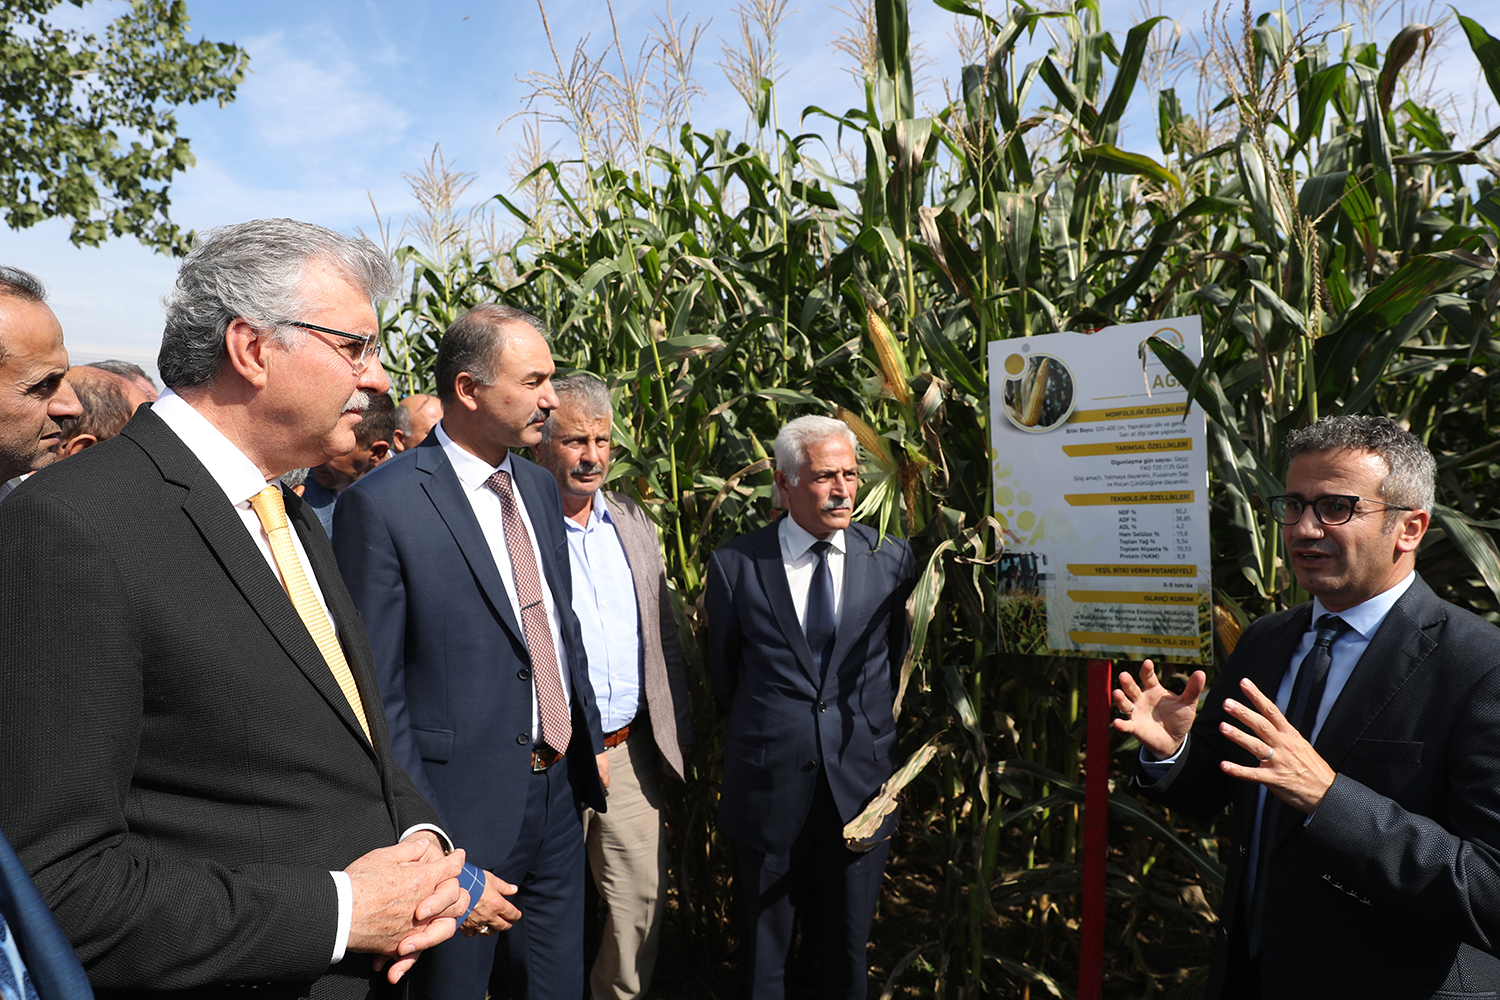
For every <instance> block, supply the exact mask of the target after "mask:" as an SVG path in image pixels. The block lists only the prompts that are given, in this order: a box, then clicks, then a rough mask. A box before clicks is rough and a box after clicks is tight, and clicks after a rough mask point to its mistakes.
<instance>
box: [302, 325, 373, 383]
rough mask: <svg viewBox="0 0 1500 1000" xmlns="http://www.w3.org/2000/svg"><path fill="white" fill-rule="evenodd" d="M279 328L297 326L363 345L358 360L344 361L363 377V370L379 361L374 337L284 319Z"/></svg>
mask: <svg viewBox="0 0 1500 1000" xmlns="http://www.w3.org/2000/svg"><path fill="white" fill-rule="evenodd" d="M278 325H280V326H299V327H301V328H302V329H304V330H313V331H316V332H317V333H327V334H331V335H333V336H335V337H344V338H346V339H348V340H357V341H359V342H360V344H362V345H363V347H362V348H361V350H360V352H359V357H358V358H353V359H349V358H346V360H348V361H349V365H350V367H352V368H353V369H354V374H356V375H363V374H364V373H365V369H366V368H368V367H370V362H371V361H378V360H379V359H380V340H379V339H378V338H376V337H367V336H365V335H364V334H362V333H345V332H344V331H343V330H334V329H332V328H331V327H326V326H318V325H317V324H316V323H303V322H300V321H299V320H295V319H284V320H281V322H280V323H279V324H278Z"/></svg>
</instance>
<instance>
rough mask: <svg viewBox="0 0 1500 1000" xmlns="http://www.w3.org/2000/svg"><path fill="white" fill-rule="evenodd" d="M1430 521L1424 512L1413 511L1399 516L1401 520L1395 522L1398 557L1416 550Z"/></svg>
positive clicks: (1430, 518)
mask: <svg viewBox="0 0 1500 1000" xmlns="http://www.w3.org/2000/svg"><path fill="white" fill-rule="evenodd" d="M1431 520H1432V516H1431V515H1430V514H1428V513H1427V512H1426V511H1425V510H1414V511H1410V512H1408V513H1404V514H1402V515H1401V520H1399V521H1397V522H1396V552H1397V553H1398V555H1404V554H1406V553H1407V552H1415V551H1416V550H1417V546H1418V545H1420V544H1422V536H1423V535H1425V534H1427V526H1428V524H1429V523H1430V522H1431Z"/></svg>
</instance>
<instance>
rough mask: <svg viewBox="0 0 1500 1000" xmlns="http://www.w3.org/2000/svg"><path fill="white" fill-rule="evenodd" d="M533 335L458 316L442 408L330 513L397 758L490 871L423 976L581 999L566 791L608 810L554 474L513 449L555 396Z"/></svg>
mask: <svg viewBox="0 0 1500 1000" xmlns="http://www.w3.org/2000/svg"><path fill="white" fill-rule="evenodd" d="M543 331H544V328H543V327H542V325H541V323H540V321H539V320H537V319H535V318H534V317H532V316H529V315H527V314H526V313H523V312H521V311H520V310H517V309H511V308H508V307H505V306H498V305H483V306H479V307H477V308H475V309H474V310H472V311H470V312H469V313H467V314H466V315H464V316H462V317H460V318H459V319H458V320H456V321H455V322H454V323H453V325H452V326H451V327H449V328H448V330H447V332H446V333H444V334H443V339H442V342H441V344H440V345H439V347H438V356H437V366H436V367H437V371H436V376H437V384H438V393H439V396H440V398H441V399H442V403H443V419H442V422H441V423H440V424H439V425H438V426H437V427H435V428H434V429H433V431H432V433H431V434H430V435H429V436H428V437H427V439H426V440H425V441H423V442H422V444H421V445H420V446H418V447H416V448H410V449H407V450H406V451H404V452H402V453H401V454H399V455H397V456H395V457H394V458H392V459H390V460H388V461H387V462H386V463H384V465H382V466H381V467H380V468H379V469H376V470H375V471H374V472H373V473H371V474H370V475H368V476H365V477H364V478H362V479H360V480H359V482H357V483H355V484H354V485H353V486H351V487H349V489H347V490H346V491H344V493H343V495H342V496H341V497H340V499H339V503H338V507H337V508H336V509H335V512H334V533H333V538H334V550H335V552H336V553H337V554H338V561H339V569H340V570H341V571H342V572H343V574H344V579H345V581H346V582H347V583H348V585H349V590H350V593H352V594H353V595H354V602H355V604H356V605H357V606H358V607H359V609H360V612H361V613H362V614H363V615H364V620H365V623H366V624H367V626H368V627H369V629H370V642H371V645H372V646H373V648H374V650H375V660H376V664H377V665H378V668H379V673H380V690H381V694H382V695H383V696H384V699H385V708H386V713H387V715H388V716H389V717H390V720H391V743H392V746H393V747H394V748H395V752H396V756H397V758H398V759H399V760H400V761H401V764H402V766H403V767H405V768H406V770H407V772H408V773H409V774H410V775H411V776H412V779H413V780H414V781H415V782H416V783H417V787H418V788H420V789H422V791H423V792H424V793H425V794H426V795H427V796H428V798H429V799H430V800H431V801H432V803H433V804H434V805H436V806H437V808H438V811H439V812H440V813H441V815H442V817H443V820H444V822H445V823H446V824H447V829H448V830H450V831H451V832H452V833H453V836H454V838H455V839H456V840H457V842H458V843H460V844H463V845H464V846H465V848H466V849H467V850H468V851H469V852H470V854H471V856H472V857H473V859H474V861H475V863H476V864H478V865H479V866H480V867H481V868H483V869H487V870H488V872H489V873H490V874H489V875H488V877H487V879H486V886H485V889H484V892H483V895H482V898H481V900H480V903H479V905H478V907H476V909H475V911H474V913H473V914H472V915H470V917H469V919H468V922H467V923H466V924H465V925H464V927H463V928H461V929H462V930H464V932H465V935H466V936H465V937H458V938H454V939H453V940H452V941H450V942H448V943H447V944H445V945H443V946H442V947H440V948H438V949H437V950H436V951H435V952H434V953H433V955H432V956H431V957H430V958H429V959H428V960H427V961H426V962H424V963H423V965H424V967H423V968H422V969H421V970H420V974H419V976H418V979H417V990H418V992H419V993H420V994H421V995H422V996H424V997H432V998H434V1000H466V998H472V1000H482V998H483V997H484V995H485V989H486V987H487V985H488V984H489V982H490V977H491V974H492V972H498V974H499V976H500V978H501V979H507V978H508V980H509V985H510V990H511V993H512V994H513V995H515V996H519V997H526V998H529V1000H540V998H560V1000H578V998H579V997H580V996H582V995H583V977H584V962H583V896H584V882H583V879H584V866H583V830H582V826H581V824H580V821H579V817H578V813H577V810H576V808H575V805H574V800H575V798H578V799H582V800H583V801H584V802H585V803H586V804H588V805H590V806H593V807H594V808H596V809H599V810H601V811H602V810H603V809H604V790H603V787H602V785H601V769H602V768H603V767H604V762H605V761H607V758H606V757H604V734H603V732H602V731H601V730H600V726H599V712H598V710H597V708H596V707H595V704H594V692H593V688H592V687H591V686H590V684H589V670H588V662H587V657H586V655H585V653H584V647H583V641H582V639H581V637H580V635H579V631H578V619H577V618H576V617H575V616H574V613H573V608H572V577H571V575H570V572H569V569H568V541H567V538H566V536H565V534H564V531H563V524H562V505H561V502H560V500H559V498H558V492H557V484H556V483H555V482H554V481H553V479H552V476H551V474H550V473H548V472H547V471H546V470H544V469H540V468H538V467H537V466H536V465H534V464H533V463H531V462H529V461H527V460H526V459H524V458H521V457H520V456H519V455H512V454H511V453H510V449H511V448H516V447H524V446H528V445H534V444H536V443H537V442H539V441H540V440H541V436H542V424H543V422H544V421H545V420H546V417H547V413H548V411H550V410H552V409H553V408H555V407H556V406H557V397H556V395H555V394H554V393H553V391H552V382H551V379H552V372H553V363H552V352H551V349H550V348H549V347H548V345H547V341H546V339H545V337H544V336H543ZM604 773H605V774H607V772H604ZM516 887H519V891H518V892H517V889H516ZM509 893H516V896H515V903H514V904H512V903H511V902H509V901H507V899H506V895H507V894H509ZM518 910H519V912H517V911H518ZM496 931H500V932H504V933H503V935H501V936H503V937H504V938H505V942H504V943H505V945H506V948H505V951H506V953H507V955H508V958H507V959H505V960H501V961H498V962H497V960H496V938H497V935H496V934H495V933H494V932H496ZM497 967H498V968H497Z"/></svg>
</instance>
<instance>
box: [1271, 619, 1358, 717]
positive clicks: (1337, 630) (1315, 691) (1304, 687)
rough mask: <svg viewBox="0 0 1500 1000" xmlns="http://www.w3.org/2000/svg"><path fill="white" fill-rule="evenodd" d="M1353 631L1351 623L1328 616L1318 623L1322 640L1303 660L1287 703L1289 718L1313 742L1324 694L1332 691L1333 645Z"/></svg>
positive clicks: (1319, 639) (1316, 642)
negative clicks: (1315, 725)
mask: <svg viewBox="0 0 1500 1000" xmlns="http://www.w3.org/2000/svg"><path fill="white" fill-rule="evenodd" d="M1347 631H1349V623H1348V622H1346V621H1344V619H1342V618H1340V617H1338V616H1337V615H1324V616H1323V617H1322V618H1319V619H1318V636H1317V638H1316V639H1315V640H1313V648H1312V649H1310V650H1308V651H1307V655H1306V656H1304V657H1303V658H1302V665H1301V666H1300V667H1298V668H1297V683H1296V685H1295V686H1294V687H1293V688H1292V697H1291V699H1290V700H1289V701H1288V702H1287V713H1286V717H1287V718H1288V719H1289V720H1290V721H1291V723H1292V725H1294V726H1296V727H1297V731H1298V732H1299V733H1301V734H1302V738H1303V739H1305V740H1307V741H1308V742H1312V731H1313V724H1314V723H1316V722H1317V719H1318V706H1320V705H1322V704H1323V691H1324V689H1325V688H1327V687H1328V665H1329V664H1330V663H1332V662H1333V643H1334V640H1336V639H1337V638H1338V637H1339V636H1341V635H1343V634H1344V633H1345V632H1347Z"/></svg>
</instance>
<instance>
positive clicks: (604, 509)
mask: <svg viewBox="0 0 1500 1000" xmlns="http://www.w3.org/2000/svg"><path fill="white" fill-rule="evenodd" d="M614 523H615V519H614V515H612V514H611V513H610V512H609V505H608V504H606V503H605V502H604V490H602V489H598V490H595V491H594V499H593V501H592V502H591V503H590V504H589V523H588V524H579V523H578V522H577V521H575V520H573V519H572V518H571V517H565V518H563V525H564V526H565V527H566V528H567V529H568V530H569V531H582V532H584V533H585V534H587V533H588V532H590V531H593V530H594V529H595V528H597V527H598V526H599V525H601V524H608V525H610V526H613V525H614Z"/></svg>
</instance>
